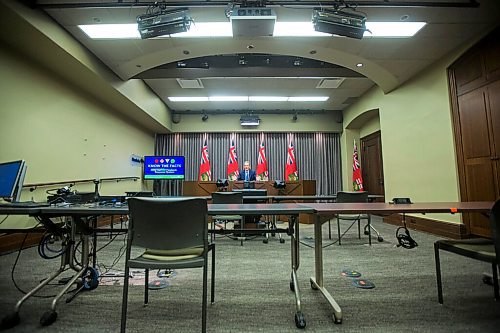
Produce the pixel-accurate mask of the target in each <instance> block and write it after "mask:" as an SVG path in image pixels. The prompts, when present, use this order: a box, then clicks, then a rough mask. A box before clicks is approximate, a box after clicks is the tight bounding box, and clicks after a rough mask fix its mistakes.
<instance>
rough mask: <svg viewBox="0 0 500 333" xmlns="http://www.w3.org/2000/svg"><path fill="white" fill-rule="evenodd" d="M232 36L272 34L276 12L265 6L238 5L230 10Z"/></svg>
mask: <svg viewBox="0 0 500 333" xmlns="http://www.w3.org/2000/svg"><path fill="white" fill-rule="evenodd" d="M230 19H231V25H232V28H233V36H234V37H236V36H245V37H256V36H272V35H273V32H274V23H275V22H276V13H275V12H274V10H273V9H270V8H266V7H243V8H242V7H240V8H235V9H233V11H232V12H231V16H230Z"/></svg>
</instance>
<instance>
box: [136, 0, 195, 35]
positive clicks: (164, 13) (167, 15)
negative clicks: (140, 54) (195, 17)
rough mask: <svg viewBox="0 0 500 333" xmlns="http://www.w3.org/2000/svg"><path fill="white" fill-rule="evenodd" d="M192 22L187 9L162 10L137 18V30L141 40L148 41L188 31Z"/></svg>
mask: <svg viewBox="0 0 500 333" xmlns="http://www.w3.org/2000/svg"><path fill="white" fill-rule="evenodd" d="M191 21H192V19H191V18H190V17H189V16H188V9H187V8H178V9H172V10H164V9H161V10H159V11H156V12H154V13H150V14H148V13H147V14H144V15H139V16H137V28H138V30H139V33H140V34H141V38H142V39H147V38H153V37H159V36H165V35H173V34H177V33H179V32H185V31H188V30H189V28H190V26H191Z"/></svg>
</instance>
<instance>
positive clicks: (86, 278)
mask: <svg viewBox="0 0 500 333" xmlns="http://www.w3.org/2000/svg"><path fill="white" fill-rule="evenodd" d="M82 283H83V289H85V290H92V289H95V288H97V286H98V285H99V272H98V271H97V270H96V269H95V268H93V267H87V268H86V269H85V271H84V272H83V274H82Z"/></svg>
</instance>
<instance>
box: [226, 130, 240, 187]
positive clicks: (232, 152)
mask: <svg viewBox="0 0 500 333" xmlns="http://www.w3.org/2000/svg"><path fill="white" fill-rule="evenodd" d="M239 174H240V171H239V167H238V157H237V156H236V147H235V146H234V139H231V146H230V147H229V159H228V160H227V179H229V180H238V176H239Z"/></svg>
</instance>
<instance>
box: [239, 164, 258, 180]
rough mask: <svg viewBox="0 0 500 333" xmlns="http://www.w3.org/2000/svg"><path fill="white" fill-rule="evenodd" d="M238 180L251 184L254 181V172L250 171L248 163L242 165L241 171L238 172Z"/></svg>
mask: <svg viewBox="0 0 500 333" xmlns="http://www.w3.org/2000/svg"><path fill="white" fill-rule="evenodd" d="M238 180H243V181H246V182H252V181H255V180H256V173H255V171H254V170H252V169H250V162H249V161H245V163H243V170H240V174H239V176H238Z"/></svg>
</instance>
